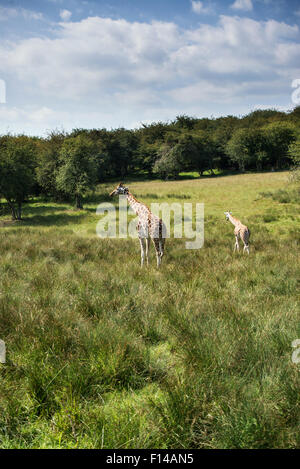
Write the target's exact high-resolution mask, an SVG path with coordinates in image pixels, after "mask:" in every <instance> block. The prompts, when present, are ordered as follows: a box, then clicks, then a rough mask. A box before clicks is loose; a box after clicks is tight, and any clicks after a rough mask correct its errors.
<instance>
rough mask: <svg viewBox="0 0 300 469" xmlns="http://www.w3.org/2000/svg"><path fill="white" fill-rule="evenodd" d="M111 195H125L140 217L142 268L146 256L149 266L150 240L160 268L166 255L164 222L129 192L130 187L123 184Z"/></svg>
mask: <svg viewBox="0 0 300 469" xmlns="http://www.w3.org/2000/svg"><path fill="white" fill-rule="evenodd" d="M109 195H110V196H113V195H125V196H126V198H127V201H128V203H129V205H130V206H131V208H132V209H133V210H134V211H135V213H136V214H137V215H138V224H137V230H138V237H139V240H140V245H141V266H143V265H144V260H145V254H146V261H147V265H149V246H150V239H152V241H153V244H154V247H155V252H156V260H157V267H159V266H160V264H161V259H162V257H163V255H164V245H165V236H166V235H165V230H166V227H165V225H164V223H163V221H162V220H161V219H160V218H158V217H157V216H156V215H154V214H153V213H152V212H151V210H150V209H149V208H148V207H147V206H146V205H145V204H143V203H142V202H139V201H138V200H137V199H136V198H135V197H134V196H133V195H132V194H131V193H130V192H129V190H128V187H125V186H124V185H123V184H121V183H120V184H119V185H118V186H117V187H116V189H115V190H113V191H112V192H111V193H110V194H109Z"/></svg>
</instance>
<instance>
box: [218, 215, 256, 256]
mask: <svg viewBox="0 0 300 469" xmlns="http://www.w3.org/2000/svg"><path fill="white" fill-rule="evenodd" d="M224 213H225V215H226V220H227V221H228V220H229V221H230V222H231V223H232V224H233V225H234V226H235V228H234V235H235V245H234V251H235V250H236V249H237V250H239V249H240V246H239V238H241V240H242V241H243V243H244V250H243V252H245V251H247V253H248V254H249V238H250V230H249V228H248V227H247V226H245V225H243V224H242V223H241V222H240V220H238V219H237V218H235V217H233V216H232V214H231V212H224Z"/></svg>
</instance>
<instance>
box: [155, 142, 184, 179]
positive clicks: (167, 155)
mask: <svg viewBox="0 0 300 469" xmlns="http://www.w3.org/2000/svg"><path fill="white" fill-rule="evenodd" d="M158 157H159V159H158V160H157V161H156V162H155V164H154V167H153V172H154V173H156V174H158V175H159V176H160V177H162V178H164V179H169V178H173V179H176V178H177V177H178V174H179V173H180V171H181V169H182V166H181V164H180V149H179V146H178V144H176V145H174V146H170V145H168V144H163V145H162V146H161V147H160V148H159V150H158Z"/></svg>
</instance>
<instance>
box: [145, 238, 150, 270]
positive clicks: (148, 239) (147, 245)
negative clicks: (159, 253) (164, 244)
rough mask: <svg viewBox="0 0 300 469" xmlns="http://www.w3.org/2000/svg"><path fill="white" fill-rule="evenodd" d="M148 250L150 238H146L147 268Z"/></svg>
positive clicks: (147, 260)
mask: <svg viewBox="0 0 300 469" xmlns="http://www.w3.org/2000/svg"><path fill="white" fill-rule="evenodd" d="M149 248H150V238H146V262H147V266H148V265H149Z"/></svg>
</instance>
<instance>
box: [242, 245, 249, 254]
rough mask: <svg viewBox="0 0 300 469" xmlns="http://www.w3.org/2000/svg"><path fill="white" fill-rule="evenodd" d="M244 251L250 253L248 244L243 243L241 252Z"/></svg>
mask: <svg viewBox="0 0 300 469" xmlns="http://www.w3.org/2000/svg"><path fill="white" fill-rule="evenodd" d="M245 251H246V252H247V253H248V254H250V251H249V244H245V245H244V250H243V253H244V252H245Z"/></svg>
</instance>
